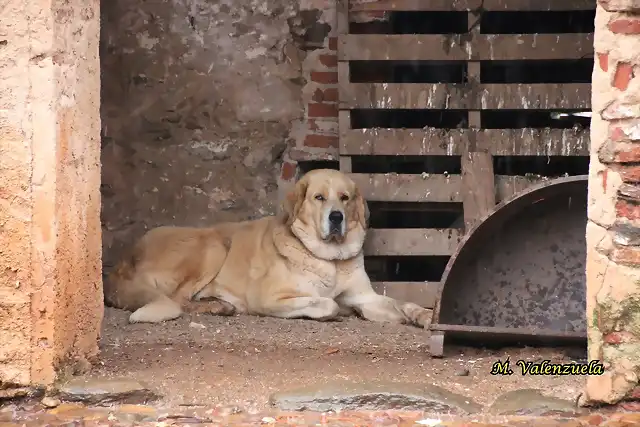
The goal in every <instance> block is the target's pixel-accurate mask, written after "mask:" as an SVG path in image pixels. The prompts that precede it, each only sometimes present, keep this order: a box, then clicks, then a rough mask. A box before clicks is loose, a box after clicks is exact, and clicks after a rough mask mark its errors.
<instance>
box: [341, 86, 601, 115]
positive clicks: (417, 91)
mask: <svg viewBox="0 0 640 427" xmlns="http://www.w3.org/2000/svg"><path fill="white" fill-rule="evenodd" d="M340 108H343V109H353V108H377V109H392V108H396V109H397V108H404V109H460V110H465V109H472V110H494V109H536V110H541V109H589V108H591V84H590V83H566V84H550V83H543V84H476V85H471V84H468V85H467V84H446V83H436V84H422V83H350V84H342V85H340Z"/></svg>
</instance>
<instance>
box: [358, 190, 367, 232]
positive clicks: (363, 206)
mask: <svg viewBox="0 0 640 427" xmlns="http://www.w3.org/2000/svg"><path fill="white" fill-rule="evenodd" d="M356 212H357V213H358V221H359V222H360V224H361V225H362V228H364V229H365V230H366V229H367V228H369V206H368V205H367V201H366V200H365V199H364V197H362V193H360V190H358V189H357V188H356Z"/></svg>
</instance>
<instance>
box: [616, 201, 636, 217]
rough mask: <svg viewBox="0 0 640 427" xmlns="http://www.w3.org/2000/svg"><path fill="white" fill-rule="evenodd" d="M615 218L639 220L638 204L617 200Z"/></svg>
mask: <svg viewBox="0 0 640 427" xmlns="http://www.w3.org/2000/svg"><path fill="white" fill-rule="evenodd" d="M616 217H617V218H627V219H630V220H639V219H640V204H636V203H631V202H628V201H626V200H622V199H619V200H618V201H617V202H616Z"/></svg>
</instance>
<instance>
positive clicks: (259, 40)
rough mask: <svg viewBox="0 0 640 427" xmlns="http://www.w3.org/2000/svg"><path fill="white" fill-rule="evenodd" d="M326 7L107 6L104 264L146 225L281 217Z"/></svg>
mask: <svg viewBox="0 0 640 427" xmlns="http://www.w3.org/2000/svg"><path fill="white" fill-rule="evenodd" d="M320 15H321V14H320V12H318V11H303V13H301V12H299V10H298V4H297V3H295V2H294V3H291V2H287V1H285V0H266V1H264V2H246V3H245V4H238V3H237V2H233V1H231V0H223V1H220V2H216V3H214V2H207V1H198V0H194V1H192V2H188V3H183V2H181V1H177V0H174V1H169V2H145V1H143V0H133V1H132V0H126V1H125V0H113V1H111V2H102V30H101V32H102V34H101V48H100V51H101V52H100V53H101V62H102V65H101V66H102V111H101V114H102V136H103V137H102V164H103V176H102V198H103V207H102V209H103V213H102V224H103V232H104V234H103V235H104V237H103V247H104V248H103V249H104V262H105V266H106V267H107V268H108V267H109V266H111V265H113V263H114V261H115V258H116V257H117V256H118V253H119V252H120V249H121V248H122V247H123V245H125V244H128V242H130V241H131V240H132V239H133V238H134V237H136V236H139V235H140V234H142V233H143V232H144V230H145V227H153V226H158V225H163V224H176V225H204V224H209V223H211V222H213V221H220V220H240V219H246V218H251V217H256V216H260V215H264V214H268V213H271V212H274V210H275V208H276V199H277V183H276V177H277V175H278V172H279V169H280V161H281V158H282V154H283V152H284V151H285V149H286V148H287V144H288V143H290V138H291V137H290V132H291V130H292V129H295V128H296V126H298V127H299V125H298V123H300V122H301V119H302V115H303V108H302V96H303V95H302V92H303V84H304V83H305V79H304V78H303V77H302V61H303V59H304V55H305V52H304V50H309V49H313V48H314V47H315V45H316V44H319V45H321V44H322V43H323V40H324V39H325V37H327V34H328V32H329V30H330V28H329V26H328V25H327V24H323V23H320V22H319V20H320Z"/></svg>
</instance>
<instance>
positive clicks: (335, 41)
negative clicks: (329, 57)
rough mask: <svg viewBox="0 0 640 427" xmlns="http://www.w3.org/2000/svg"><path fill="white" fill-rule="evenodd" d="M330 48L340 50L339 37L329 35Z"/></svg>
mask: <svg viewBox="0 0 640 427" xmlns="http://www.w3.org/2000/svg"><path fill="white" fill-rule="evenodd" d="M329 49H331V50H338V38H337V37H329Z"/></svg>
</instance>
